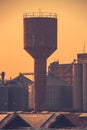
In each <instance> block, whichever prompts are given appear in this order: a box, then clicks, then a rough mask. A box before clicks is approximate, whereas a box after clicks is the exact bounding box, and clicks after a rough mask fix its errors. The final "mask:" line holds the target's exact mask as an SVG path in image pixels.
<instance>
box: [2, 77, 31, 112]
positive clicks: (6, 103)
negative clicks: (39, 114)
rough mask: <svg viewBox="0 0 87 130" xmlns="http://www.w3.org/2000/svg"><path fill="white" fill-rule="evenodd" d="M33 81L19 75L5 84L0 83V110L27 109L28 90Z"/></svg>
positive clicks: (29, 106)
mask: <svg viewBox="0 0 87 130" xmlns="http://www.w3.org/2000/svg"><path fill="white" fill-rule="evenodd" d="M32 83H33V81H31V80H30V79H28V78H26V77H24V76H23V75H19V76H17V77H16V78H14V79H13V80H9V81H8V82H7V83H6V84H4V85H3V84H0V111H29V109H31V99H30V96H29V94H30V93H29V90H30V88H31V84H32Z"/></svg>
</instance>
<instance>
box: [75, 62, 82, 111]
mask: <svg viewBox="0 0 87 130" xmlns="http://www.w3.org/2000/svg"><path fill="white" fill-rule="evenodd" d="M82 100H83V98H82V64H74V65H73V109H74V110H76V111H81V110H82Z"/></svg>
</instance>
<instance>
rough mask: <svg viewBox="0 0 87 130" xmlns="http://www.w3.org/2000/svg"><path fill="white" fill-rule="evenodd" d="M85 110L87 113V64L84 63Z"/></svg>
mask: <svg viewBox="0 0 87 130" xmlns="http://www.w3.org/2000/svg"><path fill="white" fill-rule="evenodd" d="M83 110H84V111H87V63H83Z"/></svg>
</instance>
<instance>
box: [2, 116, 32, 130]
mask: <svg viewBox="0 0 87 130" xmlns="http://www.w3.org/2000/svg"><path fill="white" fill-rule="evenodd" d="M20 127H31V125H30V124H29V123H27V122H26V121H25V120H23V118H21V117H20V116H19V115H18V114H8V115H7V116H6V117H5V118H4V119H3V120H2V121H1V123H0V129H2V128H3V129H12V128H14V129H16V128H20Z"/></svg>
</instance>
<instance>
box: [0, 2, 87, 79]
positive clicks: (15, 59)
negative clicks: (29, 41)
mask: <svg viewBox="0 0 87 130" xmlns="http://www.w3.org/2000/svg"><path fill="white" fill-rule="evenodd" d="M39 9H41V11H42V12H54V13H57V15H58V16H57V17H58V40H57V44H58V49H57V50H56V51H55V52H54V53H53V54H52V55H51V56H50V57H49V58H48V60H47V66H48V65H49V64H50V63H51V62H53V61H56V60H58V59H59V62H60V63H71V62H72V61H73V59H74V58H76V55H77V53H82V52H83V46H84V40H85V52H87V0H44V1H43V0H0V61H1V62H0V72H2V71H5V72H6V78H10V77H15V76H17V75H18V74H19V72H32V71H33V70H34V63H33V62H34V60H33V58H32V57H31V56H30V55H29V54H28V53H27V52H26V51H25V50H24V49H23V44H24V41H23V14H24V13H29V12H39Z"/></svg>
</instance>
